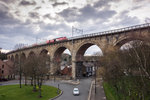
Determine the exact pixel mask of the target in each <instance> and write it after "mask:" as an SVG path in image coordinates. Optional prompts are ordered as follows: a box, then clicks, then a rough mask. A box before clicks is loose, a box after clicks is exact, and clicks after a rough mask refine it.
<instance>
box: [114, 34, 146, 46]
mask: <svg viewBox="0 0 150 100" xmlns="http://www.w3.org/2000/svg"><path fill="white" fill-rule="evenodd" d="M134 40H140V41H145V38H144V37H130V36H128V37H123V38H121V39H120V40H119V41H117V42H115V43H114V47H117V48H120V47H121V46H122V45H124V44H125V43H128V42H130V41H134Z"/></svg>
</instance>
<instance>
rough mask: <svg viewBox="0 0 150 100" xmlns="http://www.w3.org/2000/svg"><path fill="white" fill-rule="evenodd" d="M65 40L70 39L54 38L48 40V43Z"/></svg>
mask: <svg viewBox="0 0 150 100" xmlns="http://www.w3.org/2000/svg"><path fill="white" fill-rule="evenodd" d="M64 40H68V39H67V37H59V38H56V39H53V40H47V41H46V43H47V44H48V43H54V42H58V41H64Z"/></svg>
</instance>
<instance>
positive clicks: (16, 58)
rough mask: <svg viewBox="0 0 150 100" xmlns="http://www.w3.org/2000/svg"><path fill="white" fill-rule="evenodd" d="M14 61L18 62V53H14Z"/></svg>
mask: <svg viewBox="0 0 150 100" xmlns="http://www.w3.org/2000/svg"><path fill="white" fill-rule="evenodd" d="M15 62H19V55H18V54H16V55H15Z"/></svg>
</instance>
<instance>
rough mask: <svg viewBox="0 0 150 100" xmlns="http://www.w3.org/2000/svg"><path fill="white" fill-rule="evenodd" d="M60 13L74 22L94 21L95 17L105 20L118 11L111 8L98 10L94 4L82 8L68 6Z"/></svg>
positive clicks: (67, 19)
mask: <svg viewBox="0 0 150 100" xmlns="http://www.w3.org/2000/svg"><path fill="white" fill-rule="evenodd" d="M58 14H59V15H60V16H62V17H63V18H64V19H65V20H66V21H68V22H73V21H78V22H85V21H87V20H93V21H94V20H95V19H103V20H105V19H107V18H110V17H112V16H113V15H115V14H116V12H115V11H114V10H110V9H104V10H101V11H98V10H97V9H95V8H94V7H93V6H91V5H86V6H85V7H83V8H81V9H77V8H75V7H73V8H68V9H65V10H63V11H62V12H60V13H58Z"/></svg>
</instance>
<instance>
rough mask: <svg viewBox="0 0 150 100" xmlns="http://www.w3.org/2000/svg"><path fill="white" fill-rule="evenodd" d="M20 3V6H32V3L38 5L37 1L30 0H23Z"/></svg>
mask: <svg viewBox="0 0 150 100" xmlns="http://www.w3.org/2000/svg"><path fill="white" fill-rule="evenodd" d="M19 5H20V6H32V5H36V2H35V1H32V2H29V1H25V0H22V1H21V2H20V3H19Z"/></svg>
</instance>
